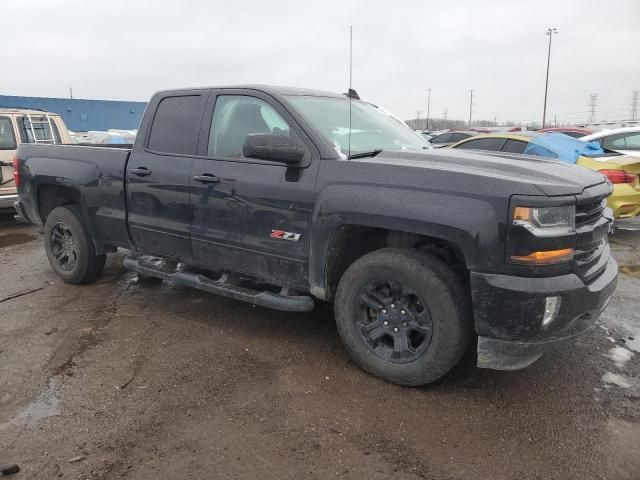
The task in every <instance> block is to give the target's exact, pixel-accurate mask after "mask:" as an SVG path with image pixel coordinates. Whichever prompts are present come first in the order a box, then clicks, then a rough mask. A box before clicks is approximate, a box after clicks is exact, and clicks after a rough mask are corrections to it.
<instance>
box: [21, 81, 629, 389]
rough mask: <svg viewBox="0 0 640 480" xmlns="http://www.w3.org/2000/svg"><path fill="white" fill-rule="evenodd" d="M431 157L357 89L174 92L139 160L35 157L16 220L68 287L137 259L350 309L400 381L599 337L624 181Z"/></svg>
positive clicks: (303, 306)
mask: <svg viewBox="0 0 640 480" xmlns="http://www.w3.org/2000/svg"><path fill="white" fill-rule="evenodd" d="M427 148H428V144H427V143H426V142H425V141H424V140H423V139H422V138H421V137H420V136H419V135H418V134H416V133H415V132H413V131H412V130H411V129H409V128H408V127H407V126H406V125H404V124H403V123H402V122H399V121H397V120H396V119H395V118H394V117H392V116H391V115H389V114H388V113H386V112H385V111H384V110H382V109H380V108H378V107H376V106H375V105H373V104H371V103H368V102H365V101H362V100H360V99H359V98H358V97H357V94H355V92H352V91H350V92H349V93H348V94H346V95H338V94H333V93H326V92H319V91H314V90H305V89H295V88H280V87H266V86H238V87H220V88H203V89H188V90H175V91H163V92H160V93H157V94H155V95H154V96H153V98H152V99H151V102H150V103H149V105H148V107H147V110H146V112H145V114H144V117H143V119H142V123H141V125H140V130H139V134H138V136H137V138H136V140H135V144H134V145H133V146H132V147H129V148H112V147H109V146H106V147H105V146H102V147H97V146H92V147H89V146H55V145H22V146H20V148H19V150H18V152H17V158H16V162H15V172H14V173H15V178H16V180H17V183H18V192H19V200H18V201H17V202H16V204H15V207H16V210H17V211H18V213H19V217H20V218H22V219H24V220H25V221H27V222H30V223H33V224H36V225H40V226H41V228H42V229H43V232H44V246H45V249H46V254H47V256H48V259H49V262H50V264H51V267H52V269H53V270H54V271H55V272H56V273H57V274H58V275H60V276H61V277H62V279H63V280H64V281H66V282H68V283H73V284H81V283H88V282H91V281H93V280H95V279H96V278H97V277H98V276H99V275H100V272H101V271H102V269H103V267H104V264H105V256H106V254H108V253H110V252H115V251H116V249H118V248H120V249H126V250H127V251H128V252H129V253H128V256H126V257H125V258H124V260H123V262H124V265H125V266H126V267H127V268H129V269H131V270H134V271H137V272H138V273H139V274H141V275H143V276H152V277H158V278H161V279H170V280H172V281H173V282H176V283H180V284H184V285H189V286H192V287H195V288H199V289H203V290H206V291H209V292H212V293H216V294H221V295H226V296H229V297H232V298H235V299H238V300H244V301H247V302H250V303H252V304H254V305H258V306H263V307H269V308H274V309H278V310H283V311H290V312H306V311H309V310H311V309H312V308H314V305H315V304H316V303H317V302H332V303H333V304H334V310H335V318H336V323H337V327H338V332H339V334H340V336H341V338H342V340H343V342H344V345H345V348H346V349H347V350H348V352H349V354H350V355H351V356H352V357H353V358H354V359H355V361H356V362H357V363H358V364H359V365H360V366H361V367H362V368H364V369H365V370H367V371H368V372H370V373H372V374H374V375H377V376H379V377H382V378H384V379H386V380H388V381H391V382H395V383H398V384H402V385H421V384H426V383H429V382H432V381H435V380H436V379H438V378H440V377H442V376H443V375H444V374H445V373H447V372H448V371H449V370H450V369H451V368H453V367H454V366H455V365H456V364H457V363H458V362H459V360H460V359H461V357H462V356H463V354H464V353H465V352H466V351H467V350H468V349H469V348H470V347H472V346H473V348H475V352H476V354H477V365H478V366H479V367H484V368H493V369H519V368H523V367H525V366H527V365H529V364H530V363H532V362H533V361H535V360H536V359H538V358H539V357H540V356H541V355H542V354H543V353H544V352H545V351H546V350H547V349H549V348H550V347H552V346H556V345H567V344H569V345H570V344H571V342H570V341H571V340H572V339H574V338H575V337H576V336H577V335H579V334H582V333H584V332H586V331H587V330H589V329H590V328H591V327H592V326H593V325H594V323H595V321H596V319H597V318H598V316H599V315H600V313H601V312H602V311H603V309H604V308H605V307H606V305H607V303H608V301H609V299H610V297H611V294H612V292H613V291H614V289H615V287H616V282H617V273H618V268H617V264H616V262H615V260H614V259H613V258H612V256H611V254H610V251H609V244H608V239H607V235H608V233H609V230H610V228H611V224H612V216H611V212H610V211H609V210H608V209H607V206H606V203H607V197H608V195H609V194H610V193H611V184H610V183H608V182H607V181H606V179H605V178H604V177H603V176H602V175H600V174H599V173H596V172H593V171H589V170H587V169H583V168H580V167H577V166H575V165H568V164H565V163H561V162H557V161H555V160H548V159H543V158H539V157H522V156H517V157H514V155H513V154H507V153H480V152H471V151H455V150H445V149H441V150H428V149H427ZM514 158H517V160H514Z"/></svg>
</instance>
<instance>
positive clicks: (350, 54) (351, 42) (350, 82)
mask: <svg viewBox="0 0 640 480" xmlns="http://www.w3.org/2000/svg"><path fill="white" fill-rule="evenodd" d="M352 82H353V25H349V146H348V147H347V160H348V159H349V157H351V92H353V90H352V88H351V87H352V85H353V83H352Z"/></svg>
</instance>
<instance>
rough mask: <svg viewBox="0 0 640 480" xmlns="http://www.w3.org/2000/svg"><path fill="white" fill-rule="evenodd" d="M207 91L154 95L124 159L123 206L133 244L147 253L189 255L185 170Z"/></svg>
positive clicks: (189, 218)
mask: <svg viewBox="0 0 640 480" xmlns="http://www.w3.org/2000/svg"><path fill="white" fill-rule="evenodd" d="M207 95H208V91H207V90H195V91H194V90H189V91H185V92H170V93H168V94H165V95H164V96H163V95H158V96H157V97H156V98H154V99H153V100H152V102H151V103H150V104H149V106H148V109H149V111H151V112H155V113H154V114H153V115H149V116H145V119H144V121H143V124H142V125H141V129H140V131H141V132H146V137H145V138H141V139H139V141H137V142H136V144H135V146H134V149H133V152H132V153H131V158H130V159H129V162H128V163H127V211H128V224H129V232H130V235H131V238H132V240H133V242H134V244H135V245H136V246H137V247H138V248H140V249H141V250H143V251H145V252H149V253H156V254H162V255H165V256H172V257H175V258H177V259H180V260H189V259H190V258H191V256H192V255H191V243H190V228H191V223H192V220H193V208H192V206H191V204H190V203H189V183H190V171H191V164H192V163H193V158H194V155H195V153H196V148H197V139H198V130H199V128H200V123H201V121H202V114H203V112H204V107H205V105H206V100H207Z"/></svg>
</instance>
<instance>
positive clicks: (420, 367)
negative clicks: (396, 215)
mask: <svg viewBox="0 0 640 480" xmlns="http://www.w3.org/2000/svg"><path fill="white" fill-rule="evenodd" d="M335 311H336V322H337V326H338V331H339V333H340V336H341V337H342V340H343V342H344V344H345V347H346V348H347V350H348V351H349V353H350V354H351V356H352V357H353V359H354V360H355V361H356V362H357V363H358V364H359V365H360V366H361V367H362V368H363V369H365V370H366V371H367V372H369V373H372V374H373V375H376V376H379V377H381V378H383V379H385V380H388V381H390V382H393V383H398V384H400V385H408V386H416V385H424V384H427V383H430V382H433V381H435V380H437V379H439V378H440V377H442V376H443V375H444V374H446V373H447V372H448V371H449V370H451V369H452V368H453V367H454V366H455V365H456V364H457V363H458V362H459V361H460V359H461V358H462V356H463V355H464V353H465V351H466V349H467V347H468V346H469V343H470V341H471V338H472V327H471V321H470V302H469V295H468V293H467V292H466V290H465V288H464V287H463V285H462V282H461V281H460V279H459V278H458V277H457V276H456V275H455V273H454V272H453V271H452V270H451V269H450V268H449V266H448V265H447V264H446V263H444V262H443V261H442V260H440V259H439V258H437V257H435V256H433V255H430V254H428V253H424V252H420V251H418V250H410V249H392V248H387V249H383V250H378V251H375V252H373V253H370V254H367V255H365V256H363V257H361V258H360V259H358V260H356V261H355V262H354V263H353V264H352V265H351V266H350V267H349V268H348V269H347V271H346V272H345V274H344V275H343V277H342V279H341V280H340V283H339V285H338V290H337V293H336V301H335Z"/></svg>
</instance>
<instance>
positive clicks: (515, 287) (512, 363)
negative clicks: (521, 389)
mask: <svg viewBox="0 0 640 480" xmlns="http://www.w3.org/2000/svg"><path fill="white" fill-rule="evenodd" d="M617 280H618V264H617V263H616V261H615V260H614V259H613V257H611V258H609V260H608V263H607V267H606V269H605V270H604V271H603V272H602V273H601V274H600V275H599V276H598V277H597V278H596V279H595V280H593V281H592V282H591V283H589V284H585V283H584V282H583V281H582V280H581V279H580V278H579V277H578V276H577V275H576V274H573V273H570V274H567V275H561V276H557V277H548V278H528V277H513V276H508V275H497V274H484V273H477V272H472V273H471V293H472V298H473V308H474V319H475V328H476V333H477V334H478V367H481V368H492V369H497V370H518V369H521V368H524V367H526V366H528V365H530V364H531V363H533V362H535V361H536V360H537V359H538V358H540V357H541V356H542V354H543V353H544V352H545V351H547V350H549V349H550V348H553V347H562V346H563V345H566V344H567V343H568V342H570V341H571V340H573V339H574V338H575V337H577V336H578V335H580V334H582V333H584V332H586V331H588V330H590V329H591V328H592V327H593V326H594V325H595V322H596V320H597V319H598V317H599V316H600V314H601V313H602V311H603V310H604V309H605V308H606V306H607V304H608V303H609V300H610V298H611V295H612V293H613V292H614V290H615V288H616V285H617ZM553 297H558V298H560V308H559V310H558V311H557V314H556V315H555V316H553V319H552V320H551V321H548V323H546V325H543V319H544V318H545V310H548V303H547V299H548V298H553ZM554 301H555V300H554ZM547 315H548V314H547Z"/></svg>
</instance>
